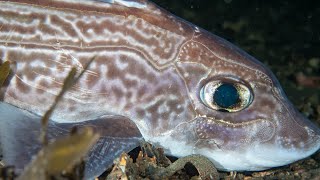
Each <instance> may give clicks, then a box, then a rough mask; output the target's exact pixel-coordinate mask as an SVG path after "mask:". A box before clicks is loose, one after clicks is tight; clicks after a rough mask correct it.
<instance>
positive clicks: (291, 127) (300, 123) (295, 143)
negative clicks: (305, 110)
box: [282, 108, 320, 156]
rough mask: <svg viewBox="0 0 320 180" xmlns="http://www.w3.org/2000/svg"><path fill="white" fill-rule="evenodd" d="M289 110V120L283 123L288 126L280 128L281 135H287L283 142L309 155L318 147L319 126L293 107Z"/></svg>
mask: <svg viewBox="0 0 320 180" xmlns="http://www.w3.org/2000/svg"><path fill="white" fill-rule="evenodd" d="M290 111H291V113H290V114H291V121H288V122H286V123H284V124H287V126H288V127H285V128H284V129H283V130H282V133H283V134H284V136H283V137H287V140H286V141H284V142H285V143H287V144H288V145H290V144H291V145H290V146H291V147H293V148H297V149H298V150H300V151H301V152H304V154H305V155H306V156H309V155H311V154H313V153H314V152H315V151H317V150H318V149H319V148H320V128H319V127H318V126H317V125H316V124H314V123H313V122H311V121H310V120H309V119H308V118H306V117H305V116H304V115H303V114H301V113H300V112H299V111H298V110H296V109H295V108H290ZM289 123H290V124H289ZM283 145H284V146H286V145H285V144H283ZM288 145H287V146H288Z"/></svg>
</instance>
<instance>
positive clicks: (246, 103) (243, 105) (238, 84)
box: [199, 77, 254, 113]
mask: <svg viewBox="0 0 320 180" xmlns="http://www.w3.org/2000/svg"><path fill="white" fill-rule="evenodd" d="M222 84H232V85H233V86H234V87H235V88H236V89H237V92H238V93H239V98H240V102H239V103H237V104H236V105H234V107H233V106H232V108H223V107H220V106H219V105H217V104H216V103H214V101H213V96H214V92H215V91H211V92H210V93H207V94H211V95H210V96H209V97H208V96H207V97H205V92H204V91H206V90H207V89H208V88H212V86H215V88H213V89H214V90H216V89H217V88H218V87H220V86H221V85H222ZM207 91H208V90H207ZM239 91H242V93H247V94H244V95H245V97H248V98H247V99H244V98H243V95H240V94H241V92H239ZM199 96H200V100H201V102H202V104H204V105H205V106H206V107H208V108H210V109H212V110H216V111H220V112H227V113H233V112H239V111H242V110H244V109H247V108H248V107H250V105H251V104H252V102H253V101H254V93H253V90H252V88H251V86H250V85H249V84H248V83H245V82H243V81H240V80H238V79H235V78H233V77H231V78H222V79H211V80H209V81H206V82H204V83H203V84H202V86H201V89H200V92H199ZM208 102H209V103H208ZM210 102H211V103H210Z"/></svg>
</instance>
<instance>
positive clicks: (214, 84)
mask: <svg viewBox="0 0 320 180" xmlns="http://www.w3.org/2000/svg"><path fill="white" fill-rule="evenodd" d="M200 98H201V101H202V102H203V103H204V104H205V105H206V106H208V107H210V108H211V109H214V110H219V111H227V112H237V111H240V110H243V109H245V108H246V107H248V106H249V105H250V104H251V102H252V100H253V95H252V93H251V91H250V89H249V88H248V87H247V86H246V85H244V84H241V83H239V82H235V83H230V82H222V81H210V82H208V83H207V84H205V85H204V86H203V87H202V89H201V91H200Z"/></svg>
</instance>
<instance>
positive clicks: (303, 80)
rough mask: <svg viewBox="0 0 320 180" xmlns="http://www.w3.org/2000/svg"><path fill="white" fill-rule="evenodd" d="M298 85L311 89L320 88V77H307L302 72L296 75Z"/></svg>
mask: <svg viewBox="0 0 320 180" xmlns="http://www.w3.org/2000/svg"><path fill="white" fill-rule="evenodd" d="M296 81H297V83H298V85H300V86H304V87H311V88H320V76H306V75H304V74H303V73H302V72H299V73H297V74H296Z"/></svg>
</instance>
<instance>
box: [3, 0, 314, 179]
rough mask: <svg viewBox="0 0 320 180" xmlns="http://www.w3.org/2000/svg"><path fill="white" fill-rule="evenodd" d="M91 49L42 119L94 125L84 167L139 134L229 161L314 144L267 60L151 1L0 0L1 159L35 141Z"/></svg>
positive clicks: (304, 151) (107, 159)
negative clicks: (7, 68)
mask: <svg viewBox="0 0 320 180" xmlns="http://www.w3.org/2000/svg"><path fill="white" fill-rule="evenodd" d="M93 57H94V60H93V62H92V63H91V64H90V67H89V69H88V70H86V71H85V74H84V76H83V77H82V78H81V79H80V80H79V81H78V82H77V83H76V85H74V86H73V87H72V88H71V89H70V90H69V91H67V92H66V94H65V95H64V98H63V99H62V101H61V102H59V104H58V106H57V108H55V111H54V114H53V115H52V117H51V121H50V122H49V137H50V138H51V139H54V138H56V137H58V136H61V135H65V134H66V133H67V132H68V131H69V130H70V129H71V128H72V127H73V126H84V125H89V126H92V127H94V128H95V129H96V131H98V132H100V134H101V135H102V138H101V139H100V140H99V141H98V143H97V144H96V145H95V146H94V148H93V149H92V150H91V153H90V155H89V156H88V161H87V164H86V169H87V170H86V171H87V172H86V177H94V176H97V175H99V174H101V173H102V172H103V171H104V170H105V169H106V168H107V167H108V166H110V165H111V164H112V161H113V159H114V158H115V157H116V156H118V155H119V154H120V153H121V152H123V151H130V150H131V149H133V148H134V147H136V146H137V145H138V144H139V141H140V140H141V139H142V138H144V139H145V140H147V141H149V142H152V143H153V144H156V145H159V146H161V147H163V148H165V150H166V152H167V153H168V154H171V155H174V156H178V157H181V156H186V155H190V154H202V155H205V156H206V157H208V158H209V159H211V160H212V162H213V163H214V164H215V165H216V166H217V168H218V169H221V170H227V171H233V170H236V171H244V170H249V171H255V170H263V169H267V168H270V167H275V166H281V165H285V164H288V163H291V162H294V161H296V160H299V159H302V158H305V157H307V156H309V155H310V154H312V153H314V152H315V151H316V150H318V149H319V146H320V132H319V129H318V128H317V127H316V126H314V125H313V124H312V123H311V122H310V121H309V120H308V119H306V118H305V117H303V116H302V115H301V114H300V113H299V112H298V111H297V110H296V109H295V108H294V107H293V106H292V104H291V103H290V102H289V101H288V100H287V98H286V96H285V94H284V93H283V91H282V89H281V87H280V85H279V83H278V81H277V80H276V78H275V76H274V75H273V74H272V72H270V70H268V69H267V68H266V67H264V66H263V65H262V64H261V63H260V62H258V61H257V60H256V59H254V58H253V57H251V56H249V55H248V54H246V53H245V52H243V51H242V50H240V49H239V48H237V47H235V46H234V45H232V44H231V43H229V42H227V41H225V40H223V39H221V38H219V37H217V36H215V35H212V34H210V33H208V32H206V31H204V30H202V29H200V28H198V27H196V26H194V25H192V24H190V23H188V22H186V21H184V20H182V19H179V18H177V17H175V16H173V15H171V14H170V13H168V12H166V11H165V10H163V9H161V8H159V7H157V6H155V5H154V4H153V3H150V2H148V1H144V0H141V1H138V0H127V1H125V0H114V1H110V0H109V1H90V0H83V1H76V0H69V1H67V0H61V1H58V0H54V1H32V0H12V1H2V0H1V1H0V58H1V60H2V62H4V61H10V62H11V64H12V65H13V74H12V76H11V77H10V81H9V80H8V82H7V85H6V86H5V87H4V88H2V91H1V99H2V102H1V104H0V115H1V116H0V143H1V148H2V153H3V159H4V162H5V163H6V164H8V165H15V166H16V167H17V168H18V169H23V167H24V166H25V165H26V164H27V163H28V162H29V161H30V159H31V158H32V155H34V154H35V153H36V152H37V151H38V150H39V148H40V143H39V142H38V137H39V131H40V117H41V116H42V115H43V114H44V113H45V112H46V111H47V110H48V109H49V107H50V105H51V104H52V103H53V102H54V99H55V96H56V95H57V94H58V93H59V91H60V89H61V87H62V83H63V80H64V78H65V77H66V76H67V75H68V72H69V71H70V70H71V68H72V67H76V68H77V69H78V70H79V71H81V70H82V69H83V67H84V66H85V65H86V63H87V62H88V61H89V60H90V59H92V58H93ZM223 90H226V91H227V92H226V93H225V94H228V93H229V94H231V95H230V96H227V99H228V100H230V101H231V104H226V103H227V102H226V99H224V98H221V97H226V96H225V94H224V91H223ZM218 91H219V92H218ZM221 92H222V94H221ZM230 97H231V98H230ZM232 97H236V98H235V99H232ZM0 152H1V151H0Z"/></svg>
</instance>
